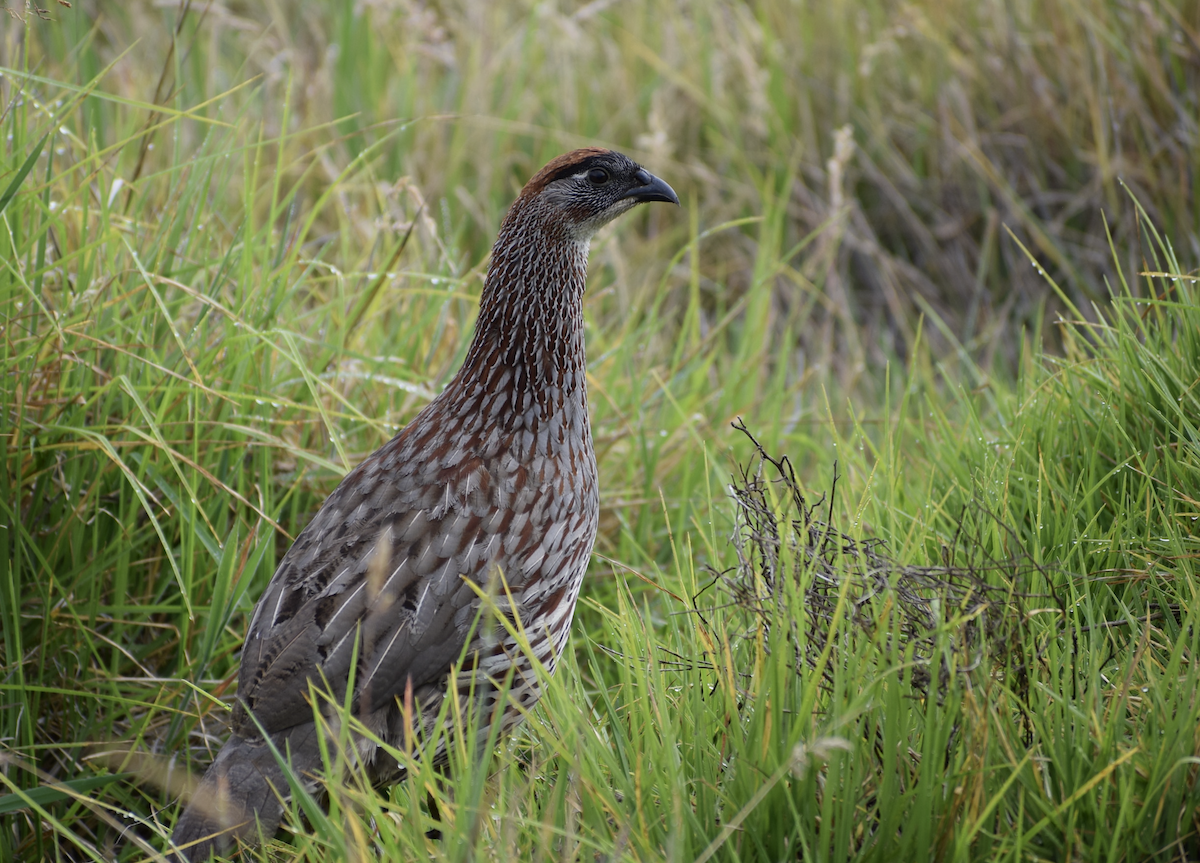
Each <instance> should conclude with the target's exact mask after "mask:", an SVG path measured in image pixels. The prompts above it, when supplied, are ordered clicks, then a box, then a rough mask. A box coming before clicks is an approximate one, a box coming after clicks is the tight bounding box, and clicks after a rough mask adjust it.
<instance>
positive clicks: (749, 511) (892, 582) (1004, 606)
mask: <svg viewBox="0 0 1200 863" xmlns="http://www.w3.org/2000/svg"><path fill="white" fill-rule="evenodd" d="M734 428H736V429H737V430H738V431H741V432H742V433H743V434H745V435H746V436H747V437H748V438H749V439H750V440H751V442H752V443H753V444H754V447H755V450H756V455H755V457H754V458H753V459H752V460H751V461H750V462H749V463H748V464H745V465H741V466H739V468H738V473H739V475H740V476H739V479H738V480H736V481H735V482H734V484H733V486H732V489H731V491H732V495H733V499H734V502H735V506H736V528H735V530H734V535H733V546H734V548H735V549H736V552H737V557H738V564H737V566H736V567H733V568H732V569H730V570H728V571H726V572H724V573H722V574H721V576H722V581H723V584H724V587H725V590H726V591H727V593H728V595H729V596H730V597H731V598H732V600H733V603H734V604H735V605H736V606H737V607H738V608H739V609H741V610H742V611H744V612H746V613H748V615H749V616H750V618H751V619H752V621H753V625H754V626H755V627H762V628H764V629H766V630H767V631H770V630H771V629H772V628H773V627H777V626H780V625H784V626H787V627H788V633H787V641H788V643H789V645H790V646H791V648H792V649H793V650H794V651H795V653H796V662H797V667H798V668H799V667H800V666H807V668H809V669H814V670H819V671H820V673H821V674H822V676H823V682H824V684H825V685H827V686H828V685H830V684H832V678H833V670H834V667H835V665H836V662H830V661H823V660H822V657H823V656H827V655H831V654H830V651H831V648H830V640H831V639H839V638H841V637H842V634H843V633H845V632H847V631H848V630H852V631H857V632H858V633H861V634H863V635H865V636H867V637H868V638H870V639H871V640H872V642H873V643H875V644H877V645H879V646H880V648H881V649H882V650H883V651H884V653H885V654H887V655H894V656H897V657H899V658H900V659H902V660H903V661H904V663H905V665H906V666H907V667H908V668H909V669H910V672H909V674H908V679H909V681H910V683H911V684H912V686H913V687H914V688H915V689H917V690H918V691H919V692H920V693H921V694H922V695H924V694H928V691H929V688H930V683H931V681H932V680H933V677H934V674H935V673H936V674H937V676H938V687H937V688H938V690H939V691H943V690H944V688H945V686H946V684H947V683H948V681H949V679H950V676H951V675H952V674H955V675H960V676H961V678H962V679H963V680H965V681H966V682H967V685H970V681H971V680H972V679H973V678H974V677H975V675H976V673H982V674H985V675H994V676H1001V675H1003V676H1004V677H1005V678H1006V679H1007V682H1008V685H1010V686H1013V687H1015V688H1016V690H1017V691H1018V693H1019V694H1020V693H1021V692H1023V691H1024V690H1025V688H1026V687H1027V685H1028V683H1027V674H1026V659H1025V657H1024V655H1023V644H1024V640H1023V637H1022V635H1023V628H1024V625H1025V622H1026V615H1025V612H1024V608H1023V602H1024V600H1026V599H1028V598H1029V594H1026V593H1023V592H1022V591H1021V590H1020V586H1021V585H1022V584H1023V583H1025V582H1026V581H1027V576H1028V575H1029V574H1030V573H1031V572H1033V571H1035V570H1036V569H1037V566H1036V564H1035V563H1034V562H1033V561H1032V560H1030V559H1029V558H1028V557H1027V556H1026V555H1024V554H1021V553H1018V554H1016V555H1014V556H1010V557H1007V558H1004V559H995V558H993V557H991V556H989V555H988V554H986V552H985V545H984V537H983V531H984V529H985V527H988V526H990V525H994V524H995V523H996V522H995V520H994V519H993V518H992V517H991V516H990V515H989V514H988V513H986V512H984V511H982V510H978V509H977V510H974V511H970V510H968V511H966V512H964V513H963V515H962V517H961V518H960V521H959V526H958V530H957V532H956V534H955V536H954V537H953V538H952V540H951V541H950V542H949V543H948V544H947V545H944V546H943V548H942V558H943V559H942V563H941V565H939V566H911V565H903V564H900V563H898V562H897V561H896V560H895V559H894V558H892V557H891V556H890V555H889V553H888V551H887V549H886V546H885V544H884V542H883V541H882V540H879V539H866V540H859V539H855V538H853V537H851V536H848V535H847V534H845V533H843V532H842V531H839V530H838V529H837V528H835V527H834V526H833V524H832V515H831V513H832V510H833V507H832V496H833V494H834V493H835V492H836V482H837V480H836V476H835V479H834V487H833V488H832V489H831V490H830V495H829V498H830V504H829V506H828V508H827V509H826V510H825V511H826V512H827V513H829V514H828V515H825V516H824V517H822V516H821V514H820V513H821V510H822V509H824V508H825V504H826V496H825V495H822V497H821V499H820V500H818V501H816V502H815V503H809V502H808V499H807V498H806V497H805V495H804V492H803V490H802V489H801V486H800V483H799V481H798V480H797V479H796V474H795V471H794V469H793V467H792V464H791V462H790V461H789V460H788V458H787V457H786V456H783V457H781V458H775V457H773V456H771V455H770V454H768V453H767V452H766V450H765V449H763V447H762V445H761V444H760V443H759V442H758V441H757V440H756V439H755V438H754V436H753V435H752V434H751V433H750V431H749V430H748V429H747V428H746V426H745V425H744V424H742V423H741V421H740V420H739V421H738V422H736V423H734ZM797 608H802V612H800V613H797V611H796V610H795V609H797ZM839 619H840V620H841V623H840V624H839V623H838V622H837V621H838V620H839ZM768 641H770V639H768ZM833 647H834V648H836V647H837V644H834V646H833ZM935 668H936V671H935Z"/></svg>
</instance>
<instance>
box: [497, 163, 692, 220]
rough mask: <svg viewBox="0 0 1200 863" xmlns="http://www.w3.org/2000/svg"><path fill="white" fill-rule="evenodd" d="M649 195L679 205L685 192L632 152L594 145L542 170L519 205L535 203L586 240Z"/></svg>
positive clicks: (520, 199)
mask: <svg viewBox="0 0 1200 863" xmlns="http://www.w3.org/2000/svg"><path fill="white" fill-rule="evenodd" d="M648 201H665V202H667V203H670V204H676V205H678V204H679V196H678V195H676V194H675V191H674V190H673V189H672V188H671V187H670V186H668V185H667V184H666V183H664V182H663V181H662V180H660V179H658V177H655V176H654V175H653V174H651V173H650V172H649V171H647V170H646V169H645V168H643V167H642V166H641V165H639V164H638V163H637V162H635V161H633V160H632V159H630V158H629V157H628V156H625V155H623V154H621V153H616V152H614V151H612V150H603V149H600V148H598V147H588V148H585V149H582V150H574V151H572V152H570V153H564V154H563V155H561V156H559V157H558V158H556V159H553V160H552V161H551V162H550V163H549V164H547V165H546V167H544V168H542V170H540V171H538V173H537V174H536V175H535V176H534V178H533V179H532V180H530V181H529V182H528V183H527V184H526V185H525V188H524V189H523V190H522V191H521V195H520V197H519V198H518V199H517V203H516V205H514V207H513V209H514V210H518V209H522V207H521V205H522V204H523V203H524V204H526V205H528V204H535V205H537V209H538V210H540V211H541V213H542V215H543V218H546V217H548V218H550V219H553V220H554V221H556V222H558V223H559V225H561V227H562V228H564V229H565V230H566V232H567V234H568V235H569V236H570V237H571V239H573V240H576V241H579V242H583V243H586V242H587V241H588V240H590V239H591V238H592V236H593V235H594V234H595V233H596V231H598V230H600V228H602V227H603V226H604V225H605V224H607V223H608V222H610V221H612V220H613V219H615V218H616V217H617V216H619V215H621V214H622V213H624V212H626V211H628V210H630V209H632V208H633V207H634V206H635V205H637V204H642V203H646V202H648Z"/></svg>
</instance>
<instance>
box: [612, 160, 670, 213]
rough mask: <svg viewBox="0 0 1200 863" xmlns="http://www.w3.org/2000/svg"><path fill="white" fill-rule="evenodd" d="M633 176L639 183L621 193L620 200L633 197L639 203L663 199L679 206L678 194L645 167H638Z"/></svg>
mask: <svg viewBox="0 0 1200 863" xmlns="http://www.w3.org/2000/svg"><path fill="white" fill-rule="evenodd" d="M634 177H635V178H636V179H637V181H638V183H639V184H640V185H637V186H634V187H633V188H632V189H630V190H629V191H628V192H626V193H625V194H624V195H622V196H621V199H622V200H624V199H626V198H633V200H635V201H637V202H638V203H639V204H645V203H647V202H649V201H665V202H666V203H668V204H674V205H675V206H679V196H678V195H676V194H675V190H674V189H672V188H671V187H670V186H668V185H667V184H666V183H664V182H663V181H662V180H660V179H658V177H656V176H654V175H653V174H651V173H650V172H649V171H647V170H646V169H645V168H641V169H639V170H638V172H637V173H636V174H634Z"/></svg>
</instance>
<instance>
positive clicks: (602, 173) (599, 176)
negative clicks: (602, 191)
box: [587, 168, 608, 186]
mask: <svg viewBox="0 0 1200 863" xmlns="http://www.w3.org/2000/svg"><path fill="white" fill-rule="evenodd" d="M587 178H588V182H589V183H591V184H592V185H593V186H603V185H604V184H605V183H607V182H608V171H606V170H604V169H603V168H592V170H590V171H588V173H587Z"/></svg>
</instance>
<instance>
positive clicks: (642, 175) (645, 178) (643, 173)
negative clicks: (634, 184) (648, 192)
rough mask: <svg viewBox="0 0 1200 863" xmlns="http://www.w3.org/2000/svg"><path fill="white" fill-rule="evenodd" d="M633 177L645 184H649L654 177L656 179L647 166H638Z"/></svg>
mask: <svg viewBox="0 0 1200 863" xmlns="http://www.w3.org/2000/svg"><path fill="white" fill-rule="evenodd" d="M633 178H634V179H635V180H637V181H638V182H639V183H641V184H642V185H643V186H645V185H647V184H648V183H649V182H650V181H651V180H652V179H654V178H653V177H651V176H650V172H649V171H647V170H646V169H645V168H638V169H637V173H636V174H634V175H633Z"/></svg>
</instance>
